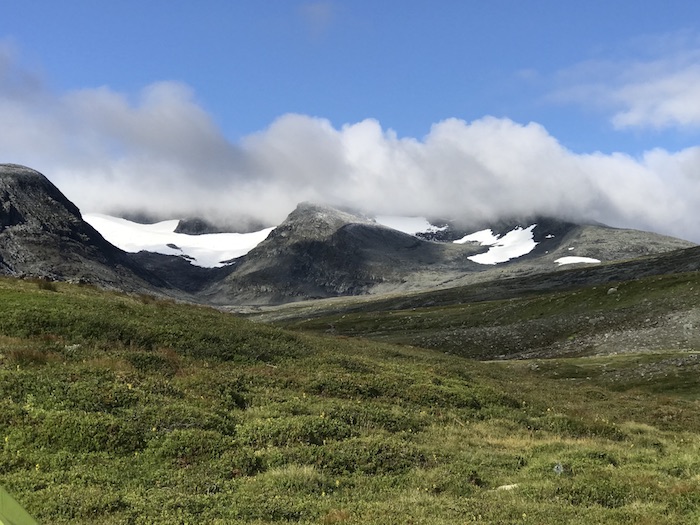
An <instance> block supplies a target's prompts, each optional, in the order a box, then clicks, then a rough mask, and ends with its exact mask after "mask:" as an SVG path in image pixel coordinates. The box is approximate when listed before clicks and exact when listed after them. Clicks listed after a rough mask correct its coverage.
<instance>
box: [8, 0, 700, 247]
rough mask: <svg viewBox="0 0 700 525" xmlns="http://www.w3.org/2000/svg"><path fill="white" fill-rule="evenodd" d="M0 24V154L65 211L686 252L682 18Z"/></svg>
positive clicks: (271, 13) (693, 90)
mask: <svg viewBox="0 0 700 525" xmlns="http://www.w3.org/2000/svg"><path fill="white" fill-rule="evenodd" d="M0 15H1V16H0V118H2V119H3V120H4V121H5V122H6V123H12V130H5V131H3V132H0V154H1V155H2V158H3V160H6V161H14V162H21V163H25V164H29V165H31V166H33V167H36V168H38V169H40V170H42V171H43V172H44V173H46V175H47V176H49V178H51V179H52V180H54V182H56V183H57V184H58V185H59V187H61V188H62V189H64V191H66V193H67V194H68V196H69V197H71V198H73V199H74V200H76V202H77V203H78V204H79V206H81V208H83V209H84V208H95V209H97V210H106V209H109V208H119V207H120V206H121V207H122V208H125V209H126V208H129V207H130V206H131V207H134V208H138V207H144V206H151V207H153V208H157V209H158V211H159V212H162V213H168V212H171V213H185V212H186V213H193V212H194V210H195V208H196V209H197V210H200V211H201V209H202V208H203V207H206V208H207V212H208V213H210V214H212V215H220V216H223V215H226V213H230V209H231V208H232V207H235V208H236V209H237V210H239V211H240V213H241V214H249V213H252V212H253V211H255V210H258V211H260V210H262V209H264V210H265V214H264V215H265V216H266V218H269V220H270V221H276V220H279V217H280V216H283V215H284V214H286V213H288V212H289V211H290V210H289V208H290V207H293V202H294V201H295V200H297V199H305V198H308V199H313V200H325V201H328V202H329V203H331V204H339V205H355V206H362V205H363V204H365V205H367V207H368V208H371V209H372V210H375V209H376V211H378V212H395V213H406V212H410V211H411V210H415V211H416V213H433V214H438V213H440V212H445V213H458V212H463V213H465V214H466V215H468V216H469V218H471V219H477V218H478V217H479V216H483V217H484V218H491V217H493V216H497V215H502V214H503V213H506V212H507V211H508V210H512V211H513V212H514V213H518V214H527V213H535V212H542V213H554V214H560V215H561V214H564V213H565V212H566V213H570V214H571V215H572V217H573V218H575V217H579V218H589V219H593V220H602V221H604V222H605V221H607V222H609V223H612V224H615V225H621V226H632V227H640V228H652V229H655V230H657V231H663V232H665V233H671V234H675V235H681V236H684V237H686V238H689V237H693V238H694V240H697V241H700V237H698V235H700V234H698V233H697V232H695V230H696V228H695V227H694V226H693V225H694V224H697V223H698V222H700V221H698V220H697V219H698V215H697V212H696V211H695V210H697V209H698V207H697V206H696V205H700V175H699V174H698V170H699V169H700V168H698V167H697V163H696V162H695V161H696V157H697V158H700V153H699V152H698V151H697V150H696V148H697V146H698V144H699V143H700V87H697V86H698V85H700V28H699V27H698V25H699V24H700V3H697V2H692V1H679V0H676V1H674V0H671V1H666V2H661V1H648V0H642V1H637V2H634V3H632V2H624V1H617V2H610V1H605V2H604V1H597V0H587V1H585V2H584V1H566V0H558V1H555V0H533V1H530V2H525V1H515V0H495V1H488V2H486V1H479V2H477V1H457V0H447V1H442V2H428V1H427V0H426V1H416V0H408V1H406V0H404V1H400V2H399V1H398V0H396V1H394V0H386V1H382V2H377V1H372V2H370V1H365V0H352V1H350V0H346V1H343V0H321V1H297V0H285V1H282V0H266V1H264V2H261V1H247V0H246V1H223V0H222V1H213V0H212V1H202V2H190V1H184V0H169V1H165V0H150V1H148V2H143V1H140V2H136V1H130V0H124V1H118V2H114V1H113V2H106V1H94V0H93V1H88V0H83V1H78V0H66V1H63V2H55V1H48V0H46V1H41V0H35V1H26V2H14V3H13V5H10V6H7V5H5V6H3V7H1V8H0ZM59 134H60V135H61V136H60V138H57V135H59ZM467 141H468V144H467ZM526 168H527V169H526ZM545 183H546V184H545ZM164 185H167V186H169V189H167V190H166V189H164ZM105 188H109V192H108V193H109V198H108V197H107V196H105V195H104V190H105ZM178 188H180V193H178V192H177V191H176V190H177V189H178ZM542 192H544V193H547V194H548V197H547V198H543V197H542V195H541V193H542ZM620 192H622V193H624V195H620V194H619V193H620ZM572 193H573V194H575V195H577V196H579V197H580V199H577V200H576V202H573V203H572V201H573V197H572V196H571V195H572ZM467 194H469V195H471V196H468V195H467ZM455 195H456V196H455ZM144 196H148V199H146V198H145V197H144ZM156 196H157V198H156ZM496 200H497V201H499V202H500V204H484V202H485V201H496ZM253 201H256V202H257V203H258V204H256V205H255V206H252V205H251V204H250V203H251V202H253ZM388 203H391V204H388ZM651 207H654V208H655V211H654V212H653V213H650V212H649V208H651ZM226 210H229V211H226ZM693 215H694V216H693Z"/></svg>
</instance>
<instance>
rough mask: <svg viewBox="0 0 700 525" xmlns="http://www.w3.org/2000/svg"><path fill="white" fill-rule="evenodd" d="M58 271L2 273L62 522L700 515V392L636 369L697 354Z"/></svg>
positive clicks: (46, 488) (27, 400)
mask: <svg viewBox="0 0 700 525" xmlns="http://www.w3.org/2000/svg"><path fill="white" fill-rule="evenodd" d="M56 288H57V289H56V291H49V290H44V289H41V288H39V287H37V286H36V285H35V284H32V283H26V282H22V281H14V280H3V279H0V315H1V317H0V355H1V356H2V357H0V474H1V475H2V484H3V486H5V487H6V488H7V489H8V490H10V491H11V492H12V493H13V494H14V495H15V496H16V497H17V498H18V499H19V500H20V501H21V502H22V503H23V504H24V505H25V506H26V507H27V508H28V509H29V510H30V511H31V512H32V513H33V514H34V515H35V516H36V517H37V518H38V519H39V520H40V522H42V523H55V524H68V523H71V524H88V523H91V524H92V523H104V524H118V523H120V524H121V523H135V524H141V523H143V524H146V523H149V524H158V523H163V524H166V523H168V524H170V523H188V522H189V523H218V524H224V523H227V524H228V523H258V524H263V523H284V522H298V523H307V524H310V523H348V524H367V523H369V524H371V523H376V524H391V523H396V524H406V523H416V524H417V523H423V524H431V525H432V524H435V525H438V524H452V523H504V524H505V523H562V524H563V523H581V524H583V523H679V524H680V523H693V522H696V521H697V520H698V518H700V513H699V511H698V510H697V509H699V508H700V476H699V475H698V472H700V459H698V458H700V410H698V408H700V407H699V406H698V399H697V396H696V395H693V393H692V392H691V390H690V389H689V388H688V387H687V385H686V384H684V385H683V386H682V388H680V389H679V388H677V386H678V385H677V384H675V383H674V382H673V381H672V380H670V379H669V378H668V377H666V376H658V378H657V379H658V380H657V379H654V378H653V377H652V379H651V380H649V381H642V382H640V381H639V377H638V374H637V373H636V372H637V371H638V370H639V367H640V366H645V367H646V366H650V365H655V364H658V363H662V365H661V366H664V365H663V363H665V362H666V361H667V360H668V359H670V358H674V356H676V355H677V354H679V353H674V352H667V353H664V354H658V355H655V356H646V355H645V356H641V355H639V356H634V355H620V356H600V357H592V358H574V359H556V360H534V361H508V362H489V363H480V362H475V361H469V360H465V359H464V358H461V357H457V356H454V355H445V354H444V353H442V352H433V351H427V350H422V349H419V348H414V347H400V346H392V345H387V344H383V343H380V342H373V341H370V340H366V339H362V340H352V339H342V340H341V339H337V338H332V337H315V336H311V335H307V334H302V333H289V332H285V331H283V330H279V329H277V328H272V327H267V326H260V325H254V324H251V323H248V322H245V321H242V320H240V319H236V318H234V317H231V316H229V315H226V314H222V313H220V312H217V311H215V310H212V309H208V308H200V307H190V306H186V305H178V304H175V303H172V302H167V301H159V300H157V299H149V300H144V298H142V297H130V296H126V295H123V294H113V293H104V292H100V291H98V290H95V289H92V288H89V287H79V286H69V285H65V284H60V283H59V284H58V285H57V286H56ZM681 354H682V353H681ZM676 368H678V367H676ZM611 371H615V373H614V374H611ZM669 377H670V376H669ZM673 377H680V378H683V380H684V381H685V380H686V379H687V377H686V375H685V374H684V373H679V374H678V375H677V376H673ZM651 392H655V393H654V394H651Z"/></svg>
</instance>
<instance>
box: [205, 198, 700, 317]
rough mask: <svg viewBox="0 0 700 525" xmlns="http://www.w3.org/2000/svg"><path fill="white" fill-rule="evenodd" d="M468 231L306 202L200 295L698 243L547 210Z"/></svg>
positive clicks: (474, 278) (273, 295)
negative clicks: (406, 229) (401, 225)
mask: <svg viewBox="0 0 700 525" xmlns="http://www.w3.org/2000/svg"><path fill="white" fill-rule="evenodd" d="M535 221H536V222H535ZM464 231H467V232H469V231H470V230H469V229H468V228H467V229H464V227H463V228H462V229H461V230H459V229H456V228H454V227H450V228H444V229H441V230H439V231H438V232H437V233H435V232H433V233H431V234H430V236H431V237H432V239H439V240H426V239H425V238H423V236H422V235H421V234H420V233H418V234H416V235H408V234H406V233H402V232H399V231H397V230H395V229H392V228H387V227H385V226H382V225H380V224H378V223H377V222H375V221H373V220H371V219H368V218H366V217H363V216H359V215H354V214H350V213H346V212H342V211H339V210H335V209H333V208H329V207H323V206H318V205H313V204H302V205H300V206H299V207H298V208H297V209H296V210H294V212H292V213H291V214H290V215H289V217H288V218H287V219H286V220H285V221H284V222H283V223H282V224H281V225H280V226H278V227H277V228H276V229H275V230H274V231H273V232H272V233H271V234H270V236H269V237H268V238H267V239H266V240H265V241H263V242H262V243H260V244H259V245H257V246H256V247H255V248H254V249H253V250H251V251H250V252H249V253H248V254H247V255H245V256H243V257H241V258H240V259H238V260H237V262H236V267H235V269H234V270H233V271H232V272H231V274H230V275H229V276H228V277H226V278H225V279H224V280H222V281H221V282H219V283H216V284H214V285H213V286H211V287H209V288H208V289H206V290H205V291H204V292H203V296H202V297H203V298H204V299H205V300H206V301H212V302H215V303H217V304H252V305H254V304H259V305H263V304H280V303H285V302H289V301H297V300H304V299H313V298H324V297H335V296H346V295H364V294H374V295H376V294H382V293H388V292H391V293H399V292H408V291H415V290H428V289H432V288H435V287H445V286H456V285H465V284H469V283H474V282H484V281H489V280H494V279H502V278H506V277H513V276H523V275H530V274H540V273H549V272H556V271H557V270H558V269H560V268H561V267H562V265H564V264H566V265H567V267H568V265H569V264H570V263H579V264H580V263H581V262H583V261H588V262H610V261H617V260H627V259H634V258H637V257H640V256H643V255H649V254H654V253H663V252H667V251H672V250H675V249H680V248H688V247H691V246H693V243H690V242H687V241H683V240H680V239H675V238H672V237H666V236H663V235H657V234H653V233H648V232H640V231H635V230H623V229H616V228H610V227H606V226H601V225H577V224H574V223H570V222H566V221H560V220H556V219H551V218H537V219H532V220H529V221H505V220H504V221H501V222H500V223H499V224H497V225H494V226H493V227H492V228H487V229H484V230H481V231H479V232H476V233H472V235H467V236H461V235H460V232H464ZM471 231H472V232H473V230H471ZM459 237H461V238H459ZM472 239H473V240H472ZM450 241H452V242H450Z"/></svg>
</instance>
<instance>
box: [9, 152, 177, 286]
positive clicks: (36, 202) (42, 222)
mask: <svg viewBox="0 0 700 525" xmlns="http://www.w3.org/2000/svg"><path fill="white" fill-rule="evenodd" d="M0 274H6V275H14V276H27V277H40V278H47V279H52V280H79V281H82V282H90V283H94V284H99V285H101V286H107V287H116V288H121V289H128V290H154V289H155V288H154V287H163V288H167V287H168V286H167V284H166V283H165V281H163V280H162V279H160V278H158V277H157V276H156V275H155V274H152V273H151V272H148V271H146V270H144V269H143V268H141V267H139V266H138V265H137V264H135V263H134V262H133V261H132V260H131V259H129V257H128V256H127V255H126V254H125V253H124V252H122V251H121V250H119V249H118V248H116V247H114V246H112V245H111V244H110V243H108V242H107V241H105V240H104V238H103V237H102V236H101V235H100V234H99V233H98V232H97V231H96V230H95V229H94V228H93V227H92V226H90V225H89V224H87V223H86V222H85V221H83V220H82V217H81V215H80V211H79V210H78V208H77V207H76V206H75V205H74V204H73V203H72V202H70V201H69V200H68V199H67V198H66V197H65V196H64V195H63V194H62V193H61V192H60V191H59V190H58V188H56V186H54V185H53V184H52V183H51V182H50V181H49V180H48V179H47V178H46V177H44V176H43V175H42V174H41V173H39V172H37V171H34V170H32V169H29V168H26V167H23V166H18V165H14V164H1V165H0Z"/></svg>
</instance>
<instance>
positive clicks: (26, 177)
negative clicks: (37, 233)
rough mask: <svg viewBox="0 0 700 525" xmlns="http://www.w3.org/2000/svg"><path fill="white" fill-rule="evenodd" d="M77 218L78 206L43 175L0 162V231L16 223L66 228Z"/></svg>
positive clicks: (74, 222) (44, 227)
mask: <svg viewBox="0 0 700 525" xmlns="http://www.w3.org/2000/svg"><path fill="white" fill-rule="evenodd" d="M80 222H82V218H81V215H80V210H78V208H77V207H76V206H75V204H73V203H72V202H71V201H69V200H68V199H67V198H66V197H65V195H63V193H61V191H60V190H59V189H58V188H57V187H56V186H54V185H53V184H52V183H51V181H49V179H47V178H46V177H45V176H44V175H42V174H41V173H39V172H38V171H35V170H33V169H31V168H27V167H24V166H20V165H17V164H0V231H2V230H4V229H5V228H10V227H18V226H23V227H24V228H30V229H33V228H39V229H42V230H44V231H46V230H47V229H48V230H53V229H56V230H64V231H66V230H69V229H71V227H73V226H75V225H76V224H79V223H80Z"/></svg>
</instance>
